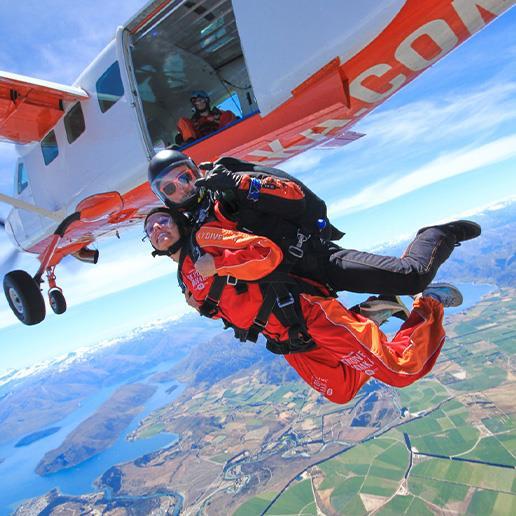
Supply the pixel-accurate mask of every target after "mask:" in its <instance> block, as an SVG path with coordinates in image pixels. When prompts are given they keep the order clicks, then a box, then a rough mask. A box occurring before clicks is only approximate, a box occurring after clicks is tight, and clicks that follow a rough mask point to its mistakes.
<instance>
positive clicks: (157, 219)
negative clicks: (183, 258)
mask: <svg viewBox="0 0 516 516" xmlns="http://www.w3.org/2000/svg"><path fill="white" fill-rule="evenodd" d="M156 224H158V225H160V226H172V224H174V220H173V218H172V217H171V216H170V215H167V214H166V213H156V214H154V215H151V216H150V217H149V218H148V219H147V222H146V223H145V233H146V235H147V236H148V237H150V235H151V233H152V230H153V228H154V226H155V225H156Z"/></svg>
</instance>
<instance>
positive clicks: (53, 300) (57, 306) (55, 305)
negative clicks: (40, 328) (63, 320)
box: [48, 288, 66, 315]
mask: <svg viewBox="0 0 516 516" xmlns="http://www.w3.org/2000/svg"><path fill="white" fill-rule="evenodd" d="M48 299H49V302H50V307H51V308H52V310H53V311H54V313H55V314H58V315H59V314H64V313H65V312H66V299H65V297H64V296H63V293H62V292H61V291H60V290H59V289H57V288H56V289H52V290H50V291H49V292H48Z"/></svg>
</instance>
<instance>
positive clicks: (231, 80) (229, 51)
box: [130, 0, 258, 151]
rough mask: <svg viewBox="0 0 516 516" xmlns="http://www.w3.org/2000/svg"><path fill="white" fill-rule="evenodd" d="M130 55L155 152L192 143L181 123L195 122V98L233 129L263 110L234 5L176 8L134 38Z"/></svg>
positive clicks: (187, 4)
mask: <svg viewBox="0 0 516 516" xmlns="http://www.w3.org/2000/svg"><path fill="white" fill-rule="evenodd" d="M130 50H131V57H132V61H133V69H134V78H135V80H136V86H137V90H138V94H139V98H140V102H141V107H142V110H143V115H144V118H145V122H146V126H147V131H148V133H149V137H150V140H151V142H152V146H153V148H154V151H157V150H159V149H162V148H166V147H169V148H170V147H173V146H176V147H182V146H183V145H184V144H186V143H190V142H187V141H185V140H186V138H185V139H184V140H183V139H182V138H181V137H180V136H178V134H180V131H179V130H178V123H179V124H180V121H181V120H186V121H188V120H190V119H191V118H192V117H193V114H194V107H193V105H192V101H191V99H192V95H193V94H194V93H195V92H199V91H200V92H205V93H206V94H207V96H208V97H209V101H210V107H211V108H217V109H218V110H220V111H222V112H225V111H229V112H231V113H232V115H231V116H229V117H226V119H227V118H231V119H232V120H233V123H234V119H235V118H237V119H242V118H244V117H246V116H248V115H250V114H253V113H256V112H257V110H258V107H257V104H256V101H255V99H254V95H253V91H252V87H251V82H250V79H249V75H248V73H247V68H246V65H245V62H244V57H243V53H242V48H241V46H240V38H239V35H238V31H237V27H236V22H235V17H234V14H233V10H232V5H231V2H230V0H224V1H220V0H219V1H216V0H206V1H204V2H195V3H194V2H191V1H190V2H189V1H186V2H182V3H180V5H177V3H174V4H173V5H172V7H171V8H170V9H169V10H168V11H165V12H164V13H163V14H162V15H161V16H160V18H159V19H158V20H156V21H154V23H153V24H152V25H151V26H148V27H145V29H144V30H142V31H140V32H137V33H136V34H134V35H133V36H132V41H131V42H130ZM233 115H234V116H233ZM180 125H181V124H180ZM221 128H222V125H221V126H220V129H221Z"/></svg>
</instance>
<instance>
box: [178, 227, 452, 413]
mask: <svg viewBox="0 0 516 516" xmlns="http://www.w3.org/2000/svg"><path fill="white" fill-rule="evenodd" d="M195 238H196V242H197V245H198V246H199V248H200V249H201V250H202V251H204V252H205V253H209V254H211V255H212V256H213V257H214V263H215V267H216V269H217V274H218V275H221V276H225V275H230V276H233V277H234V278H237V279H240V280H245V281H253V280H259V279H261V278H263V277H264V276H266V275H267V274H269V273H270V272H272V271H273V270H274V269H275V268H276V267H277V266H278V265H279V264H280V263H281V261H282V259H283V253H282V251H281V249H280V248H279V247H278V246H277V245H276V244H275V243H273V242H272V241H271V240H269V239H267V238H265V237H262V236H257V235H251V234H247V233H242V232H239V231H236V230H233V229H228V228H224V227H223V226H222V224H221V223H220V222H218V221H213V222H209V223H207V224H205V225H203V226H202V227H201V228H200V229H199V230H198V231H197V233H196V235H195ZM180 274H181V278H182V280H183V282H184V283H185V286H186V288H187V289H188V290H189V291H190V292H191V293H192V295H193V297H194V298H195V300H196V301H198V302H199V303H202V302H203V301H204V300H205V299H206V297H207V295H208V292H209V289H210V286H211V284H212V282H213V277H209V278H206V279H204V278H202V277H201V276H200V275H199V274H198V273H197V271H196V270H195V267H194V263H193V261H192V259H191V257H190V256H187V257H186V258H185V259H184V260H183V262H182V264H181V270H180ZM261 304H262V293H261V290H260V288H259V285H258V284H256V283H248V288H247V291H246V292H243V293H237V291H236V290H235V288H234V287H232V286H231V285H227V286H226V287H225V288H224V290H223V292H222V295H221V297H220V302H219V305H218V313H217V315H216V316H215V317H223V318H224V319H226V320H227V321H229V322H230V323H231V324H233V325H235V326H237V327H239V328H248V327H249V326H250V325H251V324H252V323H253V321H254V318H255V317H256V315H257V313H258V310H259V309H260V307H261ZM300 306H301V311H302V313H303V316H304V319H305V322H306V328H307V330H308V333H309V334H310V336H311V337H312V339H313V340H314V342H315V343H316V345H317V348H316V349H313V350H311V351H306V352H303V353H295V354H288V355H284V357H285V359H286V360H287V362H288V363H289V364H290V365H291V366H292V367H293V368H294V369H295V370H296V371H297V372H298V373H299V375H300V376H301V377H302V378H303V379H304V380H305V381H306V382H307V383H308V384H309V385H310V386H311V387H313V388H314V389H315V390H317V391H319V392H320V393H321V394H323V395H324V396H325V397H326V398H327V399H328V400H330V401H332V402H334V403H346V402H348V401H349V400H350V399H352V398H353V396H354V395H355V394H356V393H357V392H358V390H359V389H360V387H362V385H363V384H364V383H365V382H367V380H368V379H369V378H370V377H374V378H377V379H378V380H381V381H382V382H384V383H386V384H388V385H392V386H395V387H405V386H406V385H409V384H411V383H413V382H414V381H416V380H418V379H419V378H421V377H422V376H424V375H425V374H427V373H428V372H429V371H430V370H431V369H432V367H433V365H434V364H435V361H436V360H437V357H438V356H439V352H440V350H441V348H442V345H443V343H444V337H445V334H444V329H443V326H442V318H443V307H442V305H441V304H440V303H439V302H438V301H436V300H435V299H432V298H427V297H425V298H420V299H419V300H417V301H416V302H415V303H414V308H413V310H412V313H411V315H410V317H409V319H408V320H407V321H406V322H405V323H404V324H403V325H402V327H401V329H400V330H399V331H398V333H397V334H396V336H395V337H394V338H393V339H392V341H390V342H389V341H388V339H387V337H386V336H385V334H384V333H383V332H382V331H381V330H380V329H379V328H378V326H376V324H375V323H374V322H372V321H371V320H369V319H366V318H364V317H362V316H360V315H358V314H356V313H354V312H350V311H349V310H347V309H346V308H345V307H344V306H343V305H342V304H341V303H340V302H339V301H338V300H336V299H334V298H326V297H321V296H314V295H308V294H301V295H300ZM264 334H265V335H266V336H268V337H270V338H272V339H273V340H278V341H285V340H287V339H288V330H287V328H286V327H285V326H283V325H282V324H281V323H280V322H279V320H278V319H277V318H276V317H275V316H274V314H271V316H270V317H269V320H268V322H267V325H266V327H265V330H264Z"/></svg>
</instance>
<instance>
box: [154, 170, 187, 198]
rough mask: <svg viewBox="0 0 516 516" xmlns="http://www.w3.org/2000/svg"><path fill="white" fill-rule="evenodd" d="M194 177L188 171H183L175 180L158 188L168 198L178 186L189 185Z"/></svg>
mask: <svg viewBox="0 0 516 516" xmlns="http://www.w3.org/2000/svg"><path fill="white" fill-rule="evenodd" d="M194 179H195V177H194V176H193V174H192V173H191V172H190V171H185V172H183V173H182V174H179V175H178V176H177V177H176V178H174V179H172V181H170V183H167V184H165V185H163V186H160V190H161V191H162V192H163V193H164V194H165V195H166V196H167V197H170V196H171V195H173V194H174V193H176V191H177V187H178V185H182V186H186V185H187V184H190V183H191V182H192V181H193V180H194Z"/></svg>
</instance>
